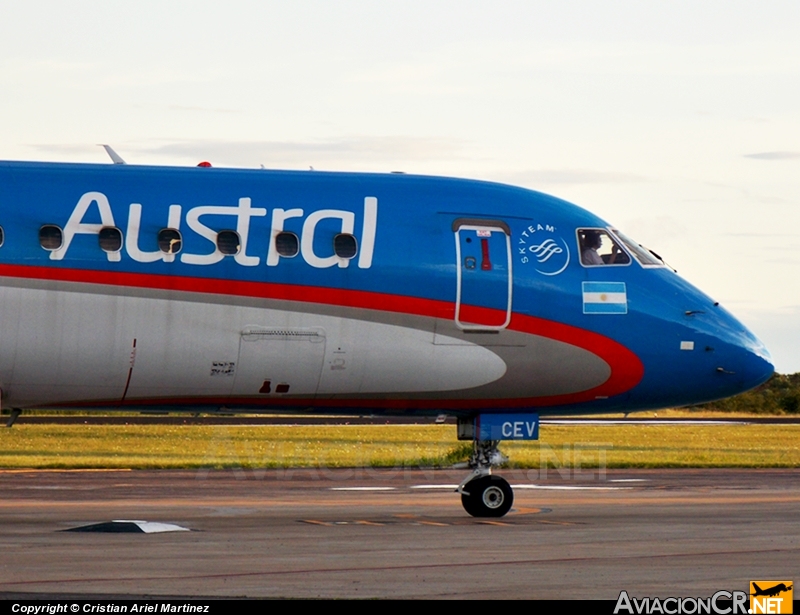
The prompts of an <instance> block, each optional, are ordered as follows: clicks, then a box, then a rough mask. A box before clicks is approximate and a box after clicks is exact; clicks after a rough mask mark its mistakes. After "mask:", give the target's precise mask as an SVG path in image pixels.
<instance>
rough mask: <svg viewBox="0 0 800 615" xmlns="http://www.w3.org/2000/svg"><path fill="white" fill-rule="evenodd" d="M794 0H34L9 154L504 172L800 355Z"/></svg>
mask: <svg viewBox="0 0 800 615" xmlns="http://www.w3.org/2000/svg"><path fill="white" fill-rule="evenodd" d="M798 32H800V3H798V2H796V1H795V0H792V1H781V0H772V1H763V0H762V1H759V2H755V1H753V2H743V1H739V0H725V1H717V0H704V1H703V2H696V1H694V0H693V1H682V0H669V1H661V0H649V1H648V2H641V1H639V0H636V1H625V0H603V1H592V0H583V1H578V0H575V1H567V0H562V1H552V2H550V1H548V2H545V1H536V0H525V1H511V0H495V1H494V2H492V3H488V2H485V1H471V0H458V1H450V0H438V1H437V0H425V1H417V0H402V1H394V0H382V1H381V2H375V1H363V0H337V1H336V2H332V1H330V0H324V1H315V0H293V1H292V2H285V1H279V2H276V1H271V0H259V1H257V2H246V1H236V0H230V1H228V2H225V3H221V2H210V1H205V0H193V1H191V2H188V1H186V2H184V1H171V2H164V1H163V0H162V1H159V2H154V1H150V0H138V1H137V2H129V1H127V2H121V1H117V0H103V1H95V0H72V1H70V2H63V0H60V1H58V2H53V1H45V0H28V1H26V2H13V3H12V2H7V3H4V5H3V7H2V8H0V159H2V160H42V161H70V162H107V161H108V158H107V156H106V154H105V153H104V151H103V150H102V148H99V147H97V144H98V143H109V144H111V145H112V146H113V147H114V149H116V151H117V152H118V153H119V154H120V155H121V156H122V157H123V158H125V160H126V161H127V162H128V163H131V164H133V163H136V164H159V165H161V164H164V165H195V164H197V163H198V162H200V161H202V160H209V161H211V162H212V163H213V164H214V165H215V166H232V167H245V168H260V166H261V165H262V164H263V165H264V166H266V167H267V168H281V169H308V168H309V167H310V166H313V167H314V168H315V169H318V170H334V171H378V172H385V171H398V170H400V171H405V172H408V173H422V174H431V175H450V176H457V177H469V178H475V179H487V180H493V181H501V182H506V183H511V184H515V185H520V186H524V187H527V188H532V189H536V190H540V191H542V192H546V193H549V194H553V195H556V196H558V197H561V198H564V199H566V200H568V201H571V202H573V203H576V204H578V205H580V206H582V207H584V208H586V209H588V210H590V211H592V212H594V213H596V214H598V215H600V216H601V217H603V218H604V219H606V220H607V221H609V222H610V223H611V224H613V225H615V226H616V227H618V228H619V229H621V230H622V231H623V232H625V233H626V234H627V235H629V236H631V237H633V238H635V239H636V240H637V241H639V242H641V243H643V244H645V245H647V246H648V247H650V248H652V249H653V250H655V251H656V252H658V253H659V254H661V255H662V256H663V257H664V258H665V259H666V260H667V262H669V263H670V264H671V265H672V266H673V267H674V268H675V269H677V271H678V273H679V275H681V276H683V277H685V278H686V279H687V280H689V281H690V282H692V283H693V284H695V285H696V286H698V287H699V288H701V289H702V290H704V291H705V292H706V293H708V294H709V295H711V296H712V297H714V299H715V300H718V301H720V302H721V303H722V304H723V305H724V306H725V307H727V308H728V309H729V310H730V311H731V312H733V313H734V314H735V315H736V316H738V317H739V319H740V320H741V321H742V322H743V323H744V324H746V325H747V326H748V327H749V328H750V329H751V330H752V331H753V332H754V333H756V335H758V336H759V337H760V338H761V339H762V340H763V341H764V342H765V343H766V345H767V347H768V348H769V349H770V351H771V353H772V356H773V359H774V361H775V366H776V369H777V371H779V372H781V373H794V372H798V371H800V250H799V249H798V245H799V244H800V36H798V34H797V33H798Z"/></svg>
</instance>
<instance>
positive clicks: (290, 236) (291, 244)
mask: <svg viewBox="0 0 800 615" xmlns="http://www.w3.org/2000/svg"><path fill="white" fill-rule="evenodd" d="M275 250H276V251H277V252H278V254H280V255H281V256H285V257H286V258H292V257H293V256H297V253H298V252H300V241H299V240H298V239H297V235H295V234H294V233H289V232H287V231H283V232H282V233H278V234H277V235H275Z"/></svg>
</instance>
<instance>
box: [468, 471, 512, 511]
mask: <svg viewBox="0 0 800 615" xmlns="http://www.w3.org/2000/svg"><path fill="white" fill-rule="evenodd" d="M464 491H467V492H468V493H469V495H467V494H465V493H462V494H461V505H462V506H463V507H464V510H466V511H467V512H468V513H469V514H470V515H472V516H473V517H502V516H503V515H505V514H506V513H507V512H508V511H509V510H511V505H512V504H513V503H514V490H513V489H511V485H509V484H508V481H507V480H505V479H504V478H500V477H499V476H493V475H489V476H481V477H480V478H476V479H474V480H471V481H469V482H468V483H467V484H466V485H464Z"/></svg>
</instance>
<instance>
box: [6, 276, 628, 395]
mask: <svg viewBox="0 0 800 615" xmlns="http://www.w3.org/2000/svg"><path fill="white" fill-rule="evenodd" d="M2 276H5V277H12V278H25V279H36V280H52V281H58V282H75V283H85V284H100V285H110V286H121V287H134V288H147V289H155V290H172V291H181V292H194V293H204V294H214V295H225V296H240V297H255V298H259V299H267V300H279V301H280V300H283V301H297V302H302V303H316V304H322V305H336V306H341V307H351V308H361V309H368V310H378V311H382V312H395V313H401V314H413V315H417V316H427V317H431V318H443V319H447V320H452V319H453V318H454V317H455V303H454V302H449V301H440V300H436V299H423V298H420V297H408V296H405V295H390V294H386V293H376V292H371V291H364V290H349V289H342V288H330V287H324V286H300V285H293V284H274V283H270V282H245V281H240V280H222V279H214V278H191V277H185V276H180V277H178V276H172V275H157V274H145V273H129V272H107V271H97V270H92V269H62V268H58V269H56V268H50V267H41V266H29V265H0V277H2ZM470 313H471V314H472V315H474V317H475V318H476V321H477V322H493V321H495V320H497V318H498V315H499V314H502V316H503V320H505V312H504V311H503V310H496V309H491V308H483V307H477V306H470ZM508 329H510V330H513V331H519V332H522V333H529V334H531V335H538V336H541V337H545V338H549V339H553V340H556V341H559V342H564V343H566V344H571V345H573V346H577V347H578V348H583V349H584V350H587V351H589V352H591V353H593V354H595V355H597V356H598V357H600V358H601V359H603V360H604V361H605V362H606V363H608V365H609V367H610V368H611V375H610V376H609V378H608V380H606V381H605V382H604V383H603V384H601V385H599V386H597V387H594V388H592V389H588V390H586V391H581V392H579V393H570V394H566V395H552V396H546V397H525V398H508V399H494V400H487V399H471V400H448V399H431V400H424V399H380V400H379V405H380V406H381V407H385V408H397V409H402V408H442V409H449V408H452V409H460V408H464V409H468V408H492V407H496V408H512V407H526V406H538V407H540V406H551V405H564V404H575V403H581V402H587V401H593V400H595V399H597V398H604V397H611V396H613V395H619V394H621V393H624V392H626V391H629V390H630V389H632V388H633V387H634V386H636V385H637V384H638V383H639V381H641V379H642V377H643V375H644V366H643V365H642V362H641V361H640V360H639V358H638V357H637V356H636V355H635V354H634V353H633V352H631V351H630V350H628V349H627V348H626V347H625V346H623V345H622V344H619V343H618V342H615V341H614V340H612V339H610V338H608V337H606V336H604V335H600V334H599V333H594V332H593V331H589V330H586V329H580V328H578V327H573V326H571V325H566V324H563V323H559V322H555V321H552V320H545V319H543V318H537V317H535V316H528V315H525V314H520V313H518V312H514V313H512V316H511V322H510V324H509V326H508ZM308 401H309V400H308V398H305V399H296V400H295V399H291V398H289V399H287V398H279V399H275V398H273V399H269V400H266V399H260V398H250V397H248V398H242V399H236V398H214V399H207V398H180V399H174V400H172V399H157V400H155V399H154V400H131V401H130V404H131V405H191V404H193V403H196V404H201V405H205V404H223V405H224V404H236V403H242V404H246V405H255V406H260V405H263V406H265V407H269V406H291V405H294V403H295V402H296V404H297V405H298V406H303V405H305V406H308ZM376 401H377V400H375V399H338V398H337V399H324V398H314V405H315V406H325V407H332V408H337V407H375V406H376V405H377V404H376ZM116 403H117V404H118V403H119V402H118V401H117V402H116ZM80 405H84V406H91V405H98V406H99V405H107V404H102V403H97V404H94V403H92V402H88V403H87V402H82V403H81V404H80Z"/></svg>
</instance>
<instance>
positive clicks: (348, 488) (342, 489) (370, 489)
mask: <svg viewBox="0 0 800 615" xmlns="http://www.w3.org/2000/svg"><path fill="white" fill-rule="evenodd" d="M396 489H397V488H396V487H330V490H331V491H395V490H396Z"/></svg>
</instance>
